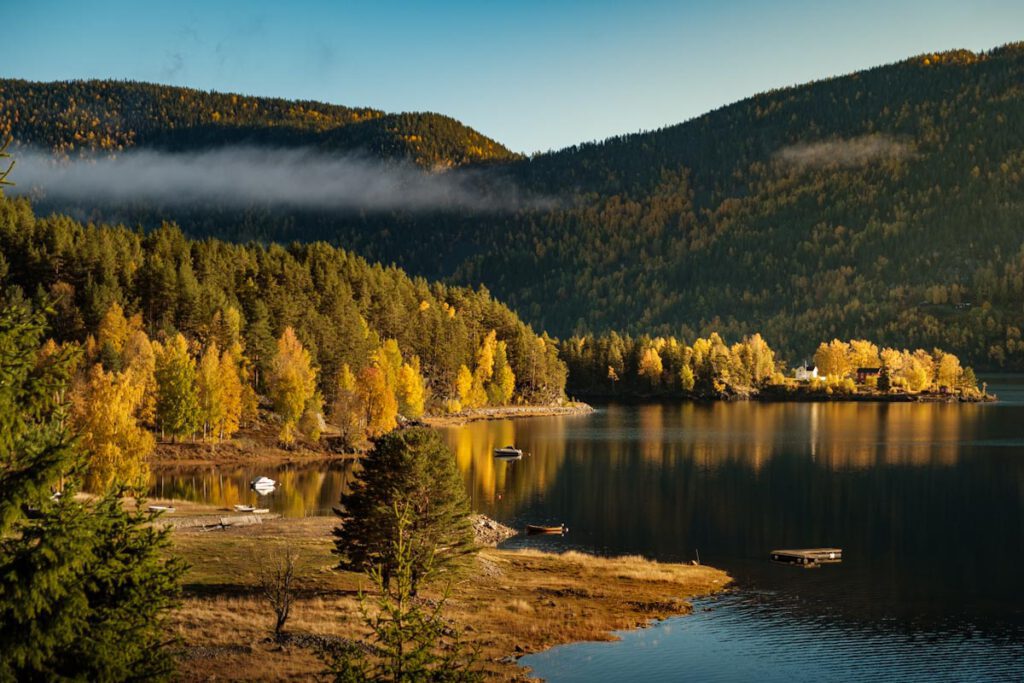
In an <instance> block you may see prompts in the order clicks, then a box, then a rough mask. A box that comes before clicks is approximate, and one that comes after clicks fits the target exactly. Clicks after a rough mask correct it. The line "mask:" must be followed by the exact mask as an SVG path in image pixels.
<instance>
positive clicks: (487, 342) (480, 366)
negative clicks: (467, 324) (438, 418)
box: [462, 330, 498, 408]
mask: <svg viewBox="0 0 1024 683" xmlns="http://www.w3.org/2000/svg"><path fill="white" fill-rule="evenodd" d="M497 346H498V341H497V333H496V332H495V331H494V330H491V331H490V332H488V333H487V334H486V335H485V336H484V339H483V341H482V342H480V348H479V349H477V352H476V367H475V368H474V369H473V379H472V383H471V384H470V390H469V393H468V395H467V396H466V397H465V398H462V407H463V408H482V407H484V406H485V405H487V384H488V382H490V381H491V378H492V377H493V376H494V354H495V351H496V350H497Z"/></svg>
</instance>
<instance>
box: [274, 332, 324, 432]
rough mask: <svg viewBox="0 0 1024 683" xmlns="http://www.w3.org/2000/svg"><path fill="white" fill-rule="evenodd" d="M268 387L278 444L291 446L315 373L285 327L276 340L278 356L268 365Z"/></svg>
mask: <svg viewBox="0 0 1024 683" xmlns="http://www.w3.org/2000/svg"><path fill="white" fill-rule="evenodd" d="M267 384H268V386H269V389H270V399H271V401H272V402H273V404H274V411H275V412H276V413H277V414H278V415H279V416H280V417H281V423H282V424H281V434H280V438H281V441H283V442H284V443H286V444H289V443H292V442H293V441H294V440H295V427H296V425H297V424H298V421H299V418H301V417H302V414H303V412H304V411H305V410H306V404H307V403H308V402H309V400H310V399H311V398H313V394H314V392H315V391H316V370H314V369H313V367H312V362H311V360H310V357H309V352H308V351H306V349H305V348H304V347H303V346H302V342H300V341H299V339H298V337H296V336H295V330H293V329H292V328H291V327H286V328H285V330H284V333H283V334H282V335H281V338H280V339H278V340H277V353H276V354H275V355H274V359H273V360H272V361H271V364H270V374H269V375H268V377H267Z"/></svg>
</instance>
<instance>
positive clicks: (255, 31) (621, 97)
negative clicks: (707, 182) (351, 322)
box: [0, 0, 1024, 152]
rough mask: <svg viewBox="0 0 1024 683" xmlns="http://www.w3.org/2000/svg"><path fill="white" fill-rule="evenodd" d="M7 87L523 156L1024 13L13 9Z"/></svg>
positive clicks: (551, 2) (600, 0)
mask: <svg viewBox="0 0 1024 683" xmlns="http://www.w3.org/2000/svg"><path fill="white" fill-rule="evenodd" d="M5 4H6V5H7V6H6V7H4V9H3V19H4V21H3V28H4V30H3V38H2V42H3V59H2V62H0V63H2V66H0V74H2V75H3V76H9V77H18V78H28V79H33V80H54V79H67V78H128V79H135V80H145V81H156V82H160V83H170V84H175V85H187V86H191V87H196V88H202V89H210V90H222V91H232V92H241V93H246V94H254V95H275V96H281V97H288V98H303V99H316V100H324V101H328V102H335V103H339V104H346V105H352V106H370V107H375V108H379V109H384V110H387V111H423V110H429V111H437V112H441V113H445V114H449V115H451V116H454V117H455V118H458V119H460V120H462V121H464V122H465V123H467V124H469V125H471V126H473V127H474V128H477V129H478V130H480V131H481V132H483V133H485V134H487V135H490V136H492V137H494V138H496V139H498V140H499V141H501V142H503V143H505V144H506V145H508V146H509V147H511V148H512V149H514V150H517V151H523V152H534V151H542V150H547V149H552V148H560V147H564V146H566V145H571V144H573V143H576V142H581V141H585V140H594V139H600V138H605V137H608V136H610V135H616V134H619V133H626V132H633V131H637V130H642V129H652V128H658V127H661V126H663V125H667V124H672V123H678V122H680V121H684V120H686V119H688V118H691V117H693V116H696V115H699V114H701V113H703V112H705V111H708V110H709V109H713V108H715V107H718V106H721V105H723V104H727V103H729V102H732V101H735V100H737V99H741V98H743V97H746V96H747V95H751V94H754V93H756V92H760V91H763V90H767V89H770V88H774V87H779V86H785V85H791V84H794V83H802V82H805V81H808V80H812V79H816V78H822V77H826V76H830V75H835V74H841V73H847V72H850V71H854V70H857V69H861V68H865V67H869V66H874V65H877V64H882V63H887V62H891V61H895V60H898V59H902V58H904V57H907V56H910V55H912V54H918V53H922V52H926V51H937V50H943V49H949V48H954V47H966V48H970V49H975V50H982V49H988V48H991V47H994V46H996V45H1000V44H1003V43H1006V42H1011V41H1015V40H1024V2H1022V1H1021V0H976V1H974V2H951V1H949V0H930V1H923V0H890V1H888V2H883V1H878V0H861V1H859V2H831V1H830V0H819V1H818V2H810V1H805V0H775V1H774V2H752V1H745V0H721V1H719V2H705V1H693V2H642V1H634V2H605V1H604V0H590V1H589V2H559V1H558V0H548V1H547V2H541V1H538V2H535V1H533V0H518V1H515V2H495V1H490V0H479V1H477V2H455V1H452V2H444V1H442V0H436V1H435V2H426V1H423V2H409V3H403V2H397V1H393V2H372V1H367V2H358V3H354V2H345V1H340V0H336V1H334V2H314V1H313V0H279V1H278V2H264V1H263V0H250V1H248V2H240V1H239V2H227V1H225V2H215V1H213V0H208V1H207V2H199V1H193V0H175V1H174V2H165V1H164V0H146V1H142V2H139V1H132V2H129V1H126V0H120V1H115V0H111V1H108V2H85V1H84V0H76V1H61V0H33V1H31V2H29V1H28V0H21V1H20V2H19V1H17V0H10V1H9V2H7V3H5Z"/></svg>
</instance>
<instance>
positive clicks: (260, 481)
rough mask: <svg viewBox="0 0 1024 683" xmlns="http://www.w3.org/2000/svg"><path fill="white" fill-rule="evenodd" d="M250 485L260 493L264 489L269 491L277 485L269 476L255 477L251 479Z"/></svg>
mask: <svg viewBox="0 0 1024 683" xmlns="http://www.w3.org/2000/svg"><path fill="white" fill-rule="evenodd" d="M250 486H251V487H252V488H253V489H254V490H255V491H256V492H257V493H262V492H264V491H266V492H267V493H270V492H271V491H273V490H274V487H276V486H277V482H276V481H274V480H273V479H271V478H270V477H256V478H255V479H253V480H252V484H250Z"/></svg>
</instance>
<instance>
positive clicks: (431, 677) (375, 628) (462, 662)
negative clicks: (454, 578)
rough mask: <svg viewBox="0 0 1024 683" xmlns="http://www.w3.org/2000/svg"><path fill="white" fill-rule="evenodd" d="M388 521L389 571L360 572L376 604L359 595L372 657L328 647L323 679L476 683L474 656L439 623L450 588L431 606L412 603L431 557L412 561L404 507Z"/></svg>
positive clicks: (348, 647) (350, 647)
mask: <svg viewBox="0 0 1024 683" xmlns="http://www.w3.org/2000/svg"><path fill="white" fill-rule="evenodd" d="M392 518H393V519H394V520H395V524H394V536H393V537H392V538H390V539H386V540H387V543H388V545H387V547H386V550H387V554H388V555H389V556H390V557H392V558H394V568H393V569H392V570H390V573H389V570H388V568H387V567H386V566H385V564H383V563H375V564H373V565H372V566H371V567H370V568H369V569H367V570H366V573H367V574H368V575H369V577H370V580H371V582H372V583H373V586H374V588H375V589H376V590H377V597H376V599H374V600H371V599H370V598H368V597H367V595H366V594H365V593H364V592H362V591H360V592H359V613H360V616H361V617H362V620H363V623H364V624H365V625H366V626H367V627H368V628H369V629H370V634H371V639H372V645H373V652H374V654H373V656H372V657H371V656H367V653H366V651H365V650H363V649H362V648H360V647H358V646H357V645H355V644H354V643H351V642H346V643H343V644H340V645H334V646H328V647H327V648H325V649H324V650H322V651H321V652H320V657H321V658H322V659H324V660H325V662H326V663H327V673H328V674H330V675H331V677H332V678H333V679H334V681H335V683H349V682H354V681H396V682H397V681H401V682H403V683H404V682H409V683H414V682H416V681H437V682H442V681H443V682H451V683H455V682H463V681H464V682H469V681H479V680H482V679H483V676H482V674H480V673H478V672H476V671H474V670H473V667H474V664H475V662H476V651H475V650H468V649H467V648H466V647H465V646H464V645H463V643H462V641H461V634H460V633H459V632H458V631H457V630H455V629H454V628H452V626H451V625H450V624H449V623H448V620H447V619H445V618H444V607H445V603H446V602H447V601H448V596H449V595H450V588H451V584H450V583H449V584H448V585H447V586H446V588H445V591H444V593H443V594H442V596H441V598H440V599H439V600H437V601H434V602H433V603H430V604H427V603H425V602H424V601H422V600H417V599H416V587H417V583H418V581H417V576H418V577H419V581H422V580H423V579H426V578H429V577H430V576H431V575H432V574H433V572H434V555H433V553H428V554H427V555H426V557H425V559H422V560H420V559H419V558H418V557H417V554H416V543H415V540H414V539H413V537H412V525H413V515H412V514H411V513H410V510H409V506H408V505H405V506H402V505H400V504H398V503H395V505H394V507H393V508H392ZM435 552H436V549H435ZM371 603H372V604H371Z"/></svg>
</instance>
